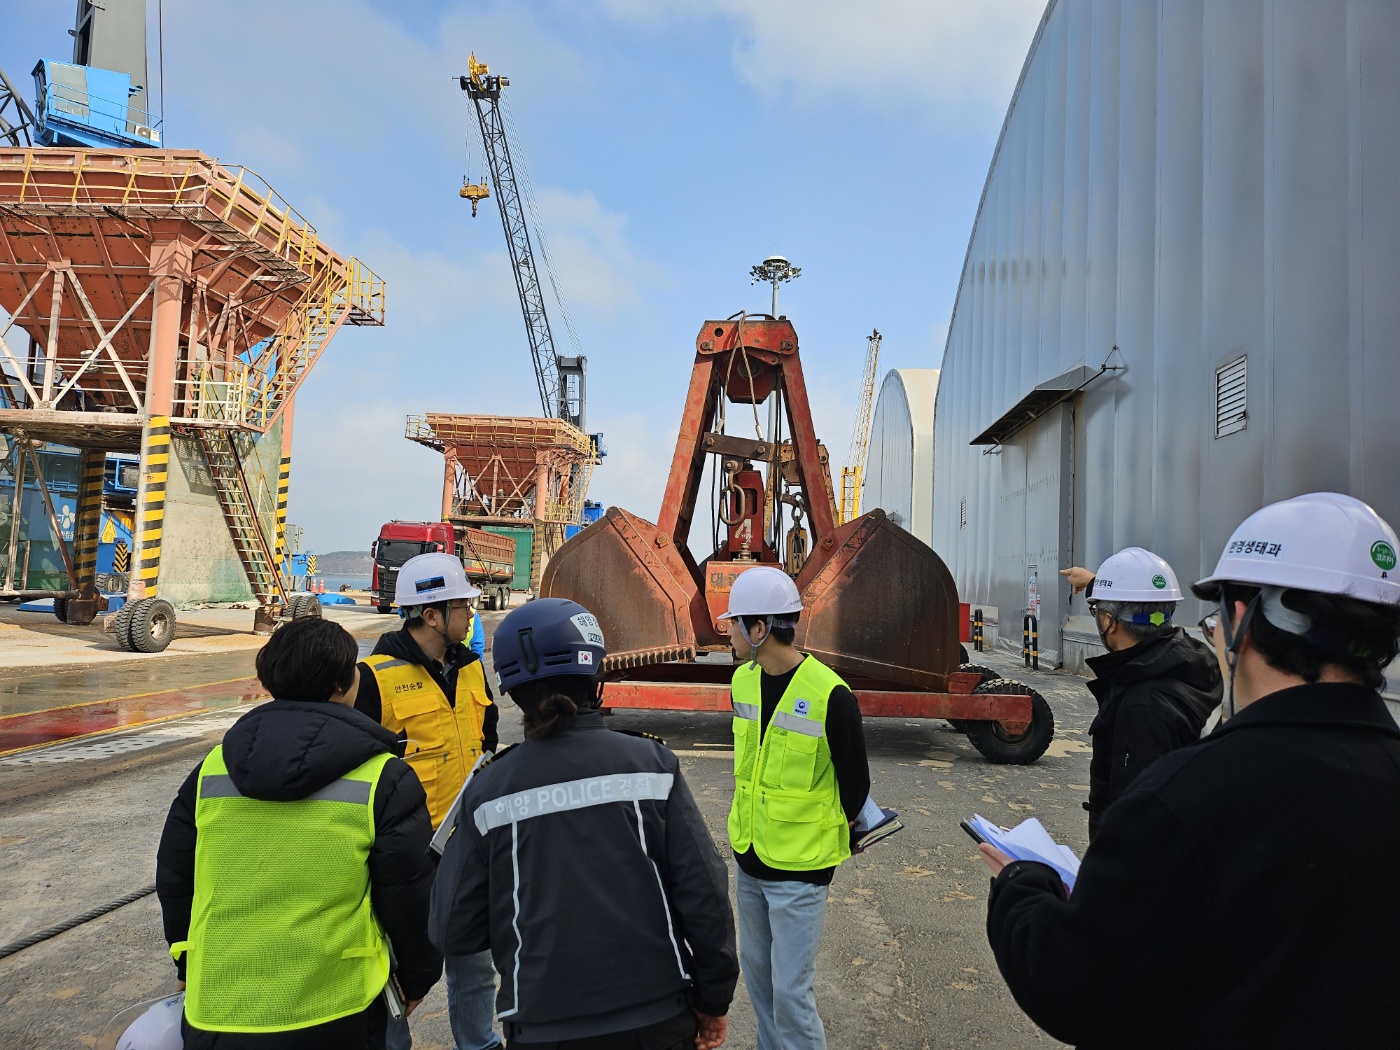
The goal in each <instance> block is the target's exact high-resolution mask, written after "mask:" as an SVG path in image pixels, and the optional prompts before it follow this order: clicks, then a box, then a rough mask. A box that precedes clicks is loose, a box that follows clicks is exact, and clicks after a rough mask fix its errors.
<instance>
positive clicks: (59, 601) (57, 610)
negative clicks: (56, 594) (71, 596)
mask: <svg viewBox="0 0 1400 1050" xmlns="http://www.w3.org/2000/svg"><path fill="white" fill-rule="evenodd" d="M53 614H54V618H55V619H56V620H58V622H59V623H67V622H68V599H67V598H55V599H54V600H53Z"/></svg>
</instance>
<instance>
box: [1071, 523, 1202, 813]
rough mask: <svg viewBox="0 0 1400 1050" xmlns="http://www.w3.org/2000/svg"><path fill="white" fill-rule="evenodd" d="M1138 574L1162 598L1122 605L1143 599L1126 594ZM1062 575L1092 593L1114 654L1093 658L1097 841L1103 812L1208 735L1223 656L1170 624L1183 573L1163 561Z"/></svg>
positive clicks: (1135, 550)
mask: <svg viewBox="0 0 1400 1050" xmlns="http://www.w3.org/2000/svg"><path fill="white" fill-rule="evenodd" d="M1132 573H1136V575H1138V576H1142V577H1144V581H1143V582H1145V583H1146V585H1147V586H1149V587H1151V586H1153V584H1152V582H1151V581H1152V580H1159V581H1161V584H1160V587H1159V588H1154V589H1158V590H1160V592H1161V595H1162V598H1163V600H1160V601H1121V600H1115V598H1116V596H1117V595H1119V594H1124V593H1128V594H1133V595H1135V596H1138V595H1141V593H1142V592H1141V591H1128V590H1127V589H1126V588H1125V587H1124V584H1125V583H1129V582H1138V581H1136V580H1133V579H1132V578H1131V576H1130V574H1132ZM1062 575H1065V576H1067V577H1068V578H1069V581H1070V583H1071V584H1073V585H1074V588H1075V590H1076V591H1077V590H1080V589H1081V588H1083V589H1085V590H1086V591H1087V594H1086V595H1085V596H1086V597H1087V598H1088V599H1089V611H1090V612H1091V613H1092V614H1093V617H1094V625H1095V627H1096V628H1097V629H1098V632H1099V638H1100V639H1101V640H1102V642H1103V645H1104V648H1105V649H1107V650H1108V652H1106V653H1104V654H1103V655H1101V656H1092V657H1090V658H1089V659H1088V660H1086V661H1085V662H1086V663H1087V664H1088V665H1089V667H1090V669H1091V670H1092V671H1093V672H1094V678H1093V680H1092V681H1090V682H1089V683H1087V684H1088V687H1089V692H1090V693H1092V694H1093V695H1094V699H1095V700H1097V701H1098V703H1099V712H1098V714H1097V715H1095V716H1094V721H1093V722H1092V723H1091V724H1090V725H1089V737H1090V739H1091V741H1092V743H1093V754H1092V755H1091V757H1090V759H1089V801H1088V802H1086V803H1085V804H1084V808H1085V809H1086V810H1088V811H1089V838H1090V839H1091V840H1092V839H1093V837H1094V835H1095V834H1096V833H1097V831H1098V827H1099V821H1100V820H1102V819H1103V814H1104V812H1105V811H1106V810H1107V809H1108V807H1109V806H1111V805H1112V804H1113V803H1114V802H1116V801H1117V800H1118V799H1119V798H1120V797H1122V795H1123V793H1124V792H1125V791H1127V790H1128V786H1129V785H1130V784H1131V783H1132V782H1133V781H1134V780H1136V779H1137V778H1138V777H1139V776H1141V775H1142V773H1143V772H1144V771H1145V770H1146V769H1147V767H1148V766H1150V765H1152V763H1154V762H1156V761H1157V759H1159V758H1161V757H1162V756H1163V755H1165V754H1168V753H1170V752H1172V751H1175V750H1176V749H1177V748H1180V747H1185V746H1186V745H1187V744H1189V743H1191V742H1192V741H1194V740H1198V739H1199V738H1200V735H1201V730H1202V728H1203V727H1204V726H1205V723H1206V720H1207V719H1208V718H1209V717H1210V713H1211V712H1212V711H1213V710H1215V708H1216V707H1217V706H1219V704H1220V698H1221V695H1222V692H1223V688H1222V683H1221V678H1220V669H1219V668H1218V667H1217V666H1216V662H1215V655H1214V654H1213V653H1212V652H1211V651H1210V650H1209V649H1208V648H1206V646H1204V645H1202V644H1201V643H1200V642H1198V641H1196V640H1195V639H1194V638H1192V637H1191V636H1190V635H1188V634H1187V633H1186V632H1185V631H1184V630H1182V629H1181V628H1180V627H1174V626H1173V625H1172V615H1173V613H1174V612H1175V610H1176V604H1177V602H1179V601H1180V600H1181V591H1180V588H1179V586H1178V585H1177V582H1176V574H1175V573H1173V572H1172V570H1171V567H1170V566H1169V565H1167V563H1166V562H1165V561H1164V560H1162V559H1161V558H1160V557H1159V556H1157V555H1155V554H1153V553H1151V552H1150V551H1145V550H1143V549H1142V548H1140V547H1129V548H1126V549H1125V550H1122V551H1119V552H1118V553H1117V554H1115V555H1113V556H1112V557H1111V558H1109V559H1108V560H1107V561H1105V562H1104V563H1103V565H1101V566H1100V567H1099V572H1098V573H1097V574H1094V573H1090V572H1088V571H1087V570H1086V569H1083V568H1079V567H1075V568H1072V569H1066V570H1065V571H1064V572H1063V574H1062ZM1100 577H1104V579H1103V580H1100ZM1105 583H1107V584H1109V585H1108V586H1104V584H1105ZM1115 583H1116V584H1117V586H1116V587H1115V586H1113V584H1115ZM1096 587H1098V593H1095V588H1096ZM1147 593H1148V594H1151V593H1152V592H1151V591H1148V592H1147Z"/></svg>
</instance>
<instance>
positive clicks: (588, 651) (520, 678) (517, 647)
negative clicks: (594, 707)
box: [491, 598, 607, 693]
mask: <svg viewBox="0 0 1400 1050" xmlns="http://www.w3.org/2000/svg"><path fill="white" fill-rule="evenodd" d="M606 655H607V648H606V646H605V644H604V642H603V629H602V628H601V627H600V626H599V625H598V618H597V617H596V616H594V615H593V614H592V613H591V612H589V611H588V610H587V609H585V608H584V607H583V606H582V605H580V604H579V603H578V602H574V601H570V600H569V599H567V598H537V599H535V600H534V601H532V602H527V603H526V604H525V605H522V606H521V607H520V608H518V609H514V610H512V611H511V612H510V613H509V614H508V615H507V616H506V618H505V619H504V620H502V621H501V624H500V626H499V627H497V628H496V633H495V635H494V637H493V639H492V642H491V658H492V661H493V663H494V664H495V668H496V684H497V685H498V686H499V687H500V689H501V692H503V693H509V692H510V691H511V690H512V689H514V688H515V687H516V686H518V685H521V684H522V683H525V682H534V681H538V680H539V679H541V678H558V677H560V676H562V675H579V676H582V677H588V678H591V677H593V676H594V675H596V674H597V673H598V671H599V669H600V668H601V667H602V666H603V657H604V656H606Z"/></svg>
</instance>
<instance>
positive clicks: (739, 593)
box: [722, 565, 870, 1050]
mask: <svg viewBox="0 0 1400 1050" xmlns="http://www.w3.org/2000/svg"><path fill="white" fill-rule="evenodd" d="M801 613H802V599H801V596H800V595H799V594H798V593H797V587H796V585H795V584H794V583H793V582H792V577H790V576H789V575H788V574H787V573H786V572H784V571H783V570H782V569H781V568H778V567H777V566H774V565H760V566H755V567H754V568H752V569H749V570H747V571H746V572H744V573H741V574H740V575H739V577H738V578H737V579H736V580H735V581H734V586H733V588H732V589H731V591H730V593H729V608H728V611H727V612H726V613H725V614H724V617H722V618H723V619H726V620H728V621H729V624H730V626H729V640H730V643H731V644H732V645H733V646H734V656H735V659H736V660H738V661H739V667H738V668H737V669H736V670H735V672H734V681H733V684H732V686H731V690H732V692H731V699H732V702H733V705H734V802H733V805H732V806H731V808H730V811H729V841H730V844H731V845H732V846H733V848H734V862H735V873H734V877H735V883H736V887H735V889H736V895H737V899H738V902H739V960H740V963H741V965H742V968H743V973H744V984H745V986H746V987H747V988H748V992H749V1001H750V1002H751V1003H752V1004H753V1008H754V1013H755V1014H756V1015H757V1020H758V1050H798V1048H804V1050H807V1048H821V1047H825V1046H826V1033H825V1030H824V1029H823V1027H822V1021H821V1017H820V1016H819V1015H818V1014H817V999H816V993H815V992H814V991H813V987H812V985H813V980H814V978H815V977H816V967H817V947H818V944H819V943H820V941H821V932H822V921H823V919H824V918H825V915H826V898H827V889H828V887H829V886H830V885H831V880H832V876H833V875H834V874H835V873H836V868H837V866H838V865H839V864H840V863H841V862H842V861H843V860H845V859H846V858H847V857H849V856H850V855H851V839H850V829H851V826H852V825H853V824H854V823H855V820H856V817H857V815H858V814H859V813H860V810H861V807H862V806H863V805H864V804H865V799H866V796H867V795H868V794H869V793H870V768H869V765H868V764H867V762H866V757H865V735H864V731H863V728H862V725H861V716H860V707H859V706H858V705H857V703H856V698H855V695H854V694H853V693H852V692H851V690H850V688H849V687H848V686H847V685H846V683H845V682H843V681H842V680H841V678H840V676H839V675H837V674H836V672H834V671H832V670H831V669H830V668H828V667H826V666H824V665H823V664H822V663H820V662H819V661H818V660H817V659H816V658H815V657H812V656H807V655H805V654H804V653H801V652H799V651H798V650H797V649H795V648H794V647H793V644H792V643H793V638H794V634H795V627H796V624H797V620H798V617H799V616H800V615H801Z"/></svg>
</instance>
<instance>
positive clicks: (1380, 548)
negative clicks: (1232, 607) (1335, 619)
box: [1195, 492, 1400, 605]
mask: <svg viewBox="0 0 1400 1050" xmlns="http://www.w3.org/2000/svg"><path fill="white" fill-rule="evenodd" d="M1397 549H1400V540H1397V538H1396V536H1395V530H1394V529H1392V528H1391V527H1390V526H1389V525H1388V524H1386V521H1385V519H1384V518H1382V517H1381V516H1380V515H1379V514H1377V513H1376V512H1375V511H1374V510H1372V509H1371V508H1370V507H1369V506H1367V505H1366V504H1365V503H1362V502H1361V501H1360V500H1359V499H1353V498H1352V497H1351V496H1344V495H1342V494H1341V493H1339V492H1310V493H1308V494H1307V495H1305V496H1294V497H1293V498H1292V499H1286V500H1283V501H1281V502H1279V503H1271V504H1269V505H1268V506H1267V507H1264V508H1262V509H1260V510H1256V511H1255V512H1254V513H1253V514H1251V515H1250V516H1249V517H1247V518H1245V519H1244V524H1242V525H1241V526H1240V527H1239V528H1237V529H1236V530H1235V531H1234V533H1233V535H1231V536H1230V542H1229V543H1227V544H1225V550H1224V551H1222V552H1221V555H1220V560H1219V561H1218V562H1216V564H1215V571H1214V572H1213V573H1211V574H1210V575H1209V576H1207V577H1206V578H1205V579H1203V580H1201V581H1199V582H1198V583H1197V584H1196V586H1195V590H1196V593H1197V595H1198V596H1201V597H1205V596H1206V595H1213V594H1214V593H1215V592H1216V591H1217V590H1218V588H1219V586H1220V585H1221V584H1222V583H1244V584H1254V585H1256V586H1260V587H1281V588H1295V589H1297V590H1300V591H1314V592H1316V593H1318V594H1340V595H1345V596H1347V597H1349V598H1355V599H1357V600H1358V601H1363V602H1375V603H1376V604H1378V605H1397V604H1400V577H1398V576H1397V575H1396V564H1395V562H1396V550H1397ZM1202 592H1206V594H1202Z"/></svg>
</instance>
